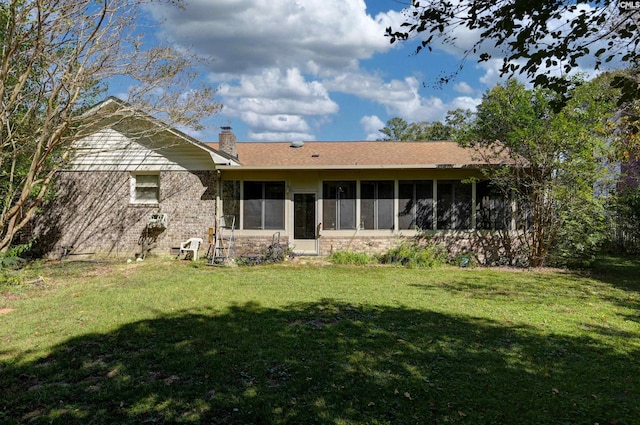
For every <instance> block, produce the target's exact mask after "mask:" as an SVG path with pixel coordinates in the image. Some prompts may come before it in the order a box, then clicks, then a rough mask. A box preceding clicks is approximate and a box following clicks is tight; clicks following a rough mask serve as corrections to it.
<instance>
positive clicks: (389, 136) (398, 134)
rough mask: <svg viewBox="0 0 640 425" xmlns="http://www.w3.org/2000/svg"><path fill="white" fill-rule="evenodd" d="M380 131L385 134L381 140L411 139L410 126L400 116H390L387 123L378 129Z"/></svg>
mask: <svg viewBox="0 0 640 425" xmlns="http://www.w3.org/2000/svg"><path fill="white" fill-rule="evenodd" d="M380 132H381V133H382V134H384V135H385V137H384V139H383V140H397V141H400V140H401V141H407V140H413V133H412V131H411V127H410V125H409V123H408V122H407V121H405V120H404V119H402V118H397V117H396V118H391V119H390V120H389V121H387V125H386V126H385V127H384V128H382V129H380Z"/></svg>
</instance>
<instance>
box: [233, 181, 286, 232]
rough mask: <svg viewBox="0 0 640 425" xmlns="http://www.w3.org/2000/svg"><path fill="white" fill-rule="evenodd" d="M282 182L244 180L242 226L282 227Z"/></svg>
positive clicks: (264, 228) (256, 227)
mask: <svg viewBox="0 0 640 425" xmlns="http://www.w3.org/2000/svg"><path fill="white" fill-rule="evenodd" d="M284 195H285V184H284V182H251V181H246V182H244V206H243V228H244V229H263V230H267V229H270V230H276V229H284Z"/></svg>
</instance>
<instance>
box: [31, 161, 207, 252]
mask: <svg viewBox="0 0 640 425" xmlns="http://www.w3.org/2000/svg"><path fill="white" fill-rule="evenodd" d="M130 179H131V174H130V173H129V172H63V173H60V175H59V177H58V189H59V190H58V192H57V195H56V198H55V200H54V201H53V202H52V203H51V205H49V206H48V207H46V208H44V209H43V210H44V211H46V213H45V214H42V215H40V216H38V217H36V220H35V223H34V228H33V232H34V234H36V235H39V239H38V244H39V245H40V249H42V251H43V253H45V254H49V256H53V257H56V256H59V255H60V254H61V253H62V251H63V247H73V249H72V251H71V252H72V253H73V254H93V255H108V256H116V257H128V258H130V257H133V256H135V255H136V254H140V245H139V241H140V238H141V236H142V235H143V234H144V232H145V228H146V224H147V220H148V217H149V215H150V214H152V213H166V214H167V215H168V225H167V227H166V229H164V230H163V231H159V232H156V233H155V234H153V233H152V234H151V236H153V237H155V243H154V244H153V246H154V247H153V249H151V250H150V251H149V253H150V254H151V255H169V254H170V253H171V248H174V247H179V246H180V242H182V241H185V240H186V239H188V238H190V237H200V238H202V239H203V240H204V241H205V244H204V246H203V247H202V248H201V253H203V252H202V251H204V252H206V249H207V244H206V241H207V237H208V236H207V233H208V228H209V227H213V226H214V222H215V203H216V194H215V188H216V173H215V171H194V172H187V171H183V172H181V171H169V172H161V173H160V202H159V203H158V204H157V205H148V204H132V203H131V202H130V190H131V189H130Z"/></svg>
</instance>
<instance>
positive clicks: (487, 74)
mask: <svg viewBox="0 0 640 425" xmlns="http://www.w3.org/2000/svg"><path fill="white" fill-rule="evenodd" d="M407 1H408V0H406V1H401V0H187V1H186V7H185V8H184V9H182V10H181V9H177V8H169V7H163V6H152V7H151V9H150V12H151V14H152V16H153V18H154V19H155V20H157V21H158V22H159V24H158V25H157V26H156V27H155V28H156V34H154V36H156V37H161V38H163V39H165V40H168V41H169V42H171V43H173V44H175V45H177V46H180V47H186V48H189V49H191V50H192V51H193V52H195V53H197V54H198V55H201V56H202V57H204V58H207V59H208V60H209V61H208V62H207V65H206V66H202V67H201V68H200V69H199V72H200V75H201V78H205V79H206V81H207V82H208V83H209V84H211V85H212V86H213V87H216V88H217V89H218V94H217V100H218V101H219V102H220V103H222V104H223V109H222V111H221V112H220V113H218V114H217V115H216V116H215V117H212V120H211V123H210V128H208V129H207V130H206V131H202V132H199V133H197V134H192V135H193V136H194V137H196V138H198V139H199V140H201V141H204V142H209V141H217V137H218V136H217V134H218V131H219V127H221V126H230V127H232V128H233V132H234V133H235V134H236V136H237V138H238V140H239V141H256V142H261V141H262V142H272V141H314V140H318V141H334V140H341V141H349V140H377V139H380V138H381V137H382V134H381V133H379V130H380V129H381V128H383V127H384V126H385V123H386V122H387V121H388V120H389V119H391V118H394V117H400V118H403V119H405V120H406V121H408V122H419V121H429V122H433V121H442V120H444V118H445V116H446V114H447V111H449V110H453V109H457V108H463V109H474V108H475V107H476V106H477V105H478V104H479V102H480V100H481V97H482V95H483V93H485V92H486V91H487V89H490V88H491V87H493V86H495V85H496V84H497V83H498V82H499V81H500V77H499V71H498V68H499V66H500V65H501V58H499V57H497V58H495V60H492V61H490V62H487V63H483V64H478V63H476V61H475V60H473V58H472V59H471V60H468V61H467V62H466V63H465V66H464V67H463V68H462V71H461V72H460V73H459V74H458V75H457V76H456V78H455V79H454V80H453V81H451V82H450V83H448V84H446V85H444V86H443V85H439V84H437V82H438V79H439V78H440V77H442V76H445V75H448V74H450V73H452V72H454V71H455V70H456V69H457V68H458V66H459V65H460V64H461V60H462V53H463V51H464V48H465V47H468V46H470V45H471V44H472V43H473V42H475V41H476V37H477V34H474V33H471V32H465V33H461V34H459V45H458V46H437V45H436V46H435V48H434V50H433V51H432V52H426V51H425V52H423V53H420V54H418V55H415V54H414V51H415V45H416V44H415V43H416V41H414V42H409V43H395V44H391V43H390V42H389V39H388V38H387V37H385V29H386V28H387V27H389V26H391V27H393V28H400V23H402V22H404V16H403V14H402V10H403V8H404V7H405V6H406V2H407Z"/></svg>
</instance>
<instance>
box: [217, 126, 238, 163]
mask: <svg viewBox="0 0 640 425" xmlns="http://www.w3.org/2000/svg"><path fill="white" fill-rule="evenodd" d="M220 130H222V131H221V132H220V134H219V135H218V141H219V142H220V150H221V151H222V152H224V153H226V154H228V155H231V156H232V157H234V158H236V159H237V158H238V151H237V149H236V136H235V134H233V133H232V132H231V127H220Z"/></svg>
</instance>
